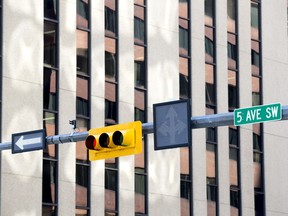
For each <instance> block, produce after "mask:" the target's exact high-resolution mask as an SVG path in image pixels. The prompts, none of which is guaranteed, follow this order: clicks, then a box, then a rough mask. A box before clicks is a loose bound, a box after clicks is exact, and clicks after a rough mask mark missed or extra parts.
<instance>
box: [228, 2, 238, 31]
mask: <svg viewBox="0 0 288 216" xmlns="http://www.w3.org/2000/svg"><path fill="white" fill-rule="evenodd" d="M227 28H228V29H227V30H228V32H233V33H235V32H236V0H228V1H227Z"/></svg>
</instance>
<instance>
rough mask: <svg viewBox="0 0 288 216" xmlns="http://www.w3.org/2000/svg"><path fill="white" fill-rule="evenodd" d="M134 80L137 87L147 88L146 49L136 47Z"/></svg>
mask: <svg viewBox="0 0 288 216" xmlns="http://www.w3.org/2000/svg"><path fill="white" fill-rule="evenodd" d="M134 78H135V83H134V86H135V87H139V88H146V66H145V48H144V47H142V46H136V45H135V46H134Z"/></svg>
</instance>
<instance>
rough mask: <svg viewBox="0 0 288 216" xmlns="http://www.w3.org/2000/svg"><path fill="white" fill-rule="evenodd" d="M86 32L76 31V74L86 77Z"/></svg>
mask: <svg viewBox="0 0 288 216" xmlns="http://www.w3.org/2000/svg"><path fill="white" fill-rule="evenodd" d="M88 37H89V35H88V32H85V31H81V30H77V72H78V73H79V72H80V73H83V74H87V75H88V55H89V53H88Z"/></svg>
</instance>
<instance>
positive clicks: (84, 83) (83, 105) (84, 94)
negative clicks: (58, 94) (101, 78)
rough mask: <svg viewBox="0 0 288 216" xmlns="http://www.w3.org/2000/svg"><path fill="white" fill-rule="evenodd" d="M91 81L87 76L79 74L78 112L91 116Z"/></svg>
mask: <svg viewBox="0 0 288 216" xmlns="http://www.w3.org/2000/svg"><path fill="white" fill-rule="evenodd" d="M88 87H89V83H88V79H87V78H86V77H81V76H77V98H76V113H77V115H82V116H85V117H89V101H88V99H89V95H88V91H89V89H88Z"/></svg>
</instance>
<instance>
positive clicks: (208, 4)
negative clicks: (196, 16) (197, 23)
mask: <svg viewBox="0 0 288 216" xmlns="http://www.w3.org/2000/svg"><path fill="white" fill-rule="evenodd" d="M214 7H215V6H214V0H205V24H206V25H209V26H214V11H215V8H214Z"/></svg>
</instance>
